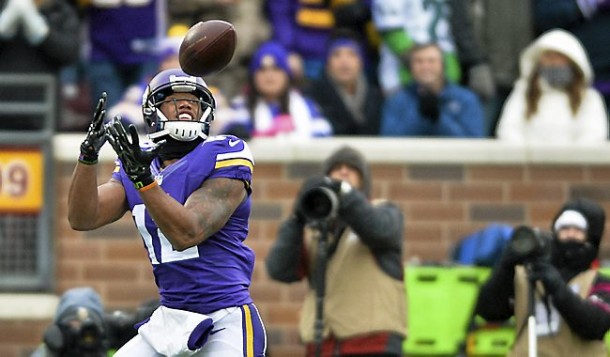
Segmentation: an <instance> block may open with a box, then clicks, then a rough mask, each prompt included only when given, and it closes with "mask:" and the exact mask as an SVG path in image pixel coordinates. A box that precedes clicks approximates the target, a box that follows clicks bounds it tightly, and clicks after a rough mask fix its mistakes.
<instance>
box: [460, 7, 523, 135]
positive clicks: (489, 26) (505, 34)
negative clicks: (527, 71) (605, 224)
mask: <svg viewBox="0 0 610 357" xmlns="http://www.w3.org/2000/svg"><path fill="white" fill-rule="evenodd" d="M470 3H471V12H472V19H473V27H474V31H475V35H476V37H477V39H478V42H479V43H480V44H481V46H482V47H483V52H484V53H486V54H487V56H488V58H489V65H490V66H491V69H492V71H491V72H492V75H493V78H494V83H495V85H496V91H495V96H494V97H492V98H490V100H489V101H488V105H487V106H486V107H485V108H484V109H485V110H486V113H485V118H486V119H487V123H486V127H485V134H486V136H492V137H493V136H495V135H496V126H497V123H498V118H499V117H500V113H501V111H502V106H503V105H504V102H505V101H506V98H507V97H508V95H509V94H510V92H511V91H512V89H513V85H514V84H515V81H516V80H517V78H519V55H520V54H521V51H523V49H525V47H527V46H528V45H529V44H530V43H531V42H532V40H533V39H534V26H533V23H532V22H533V20H532V9H531V8H532V4H531V0H511V1H497V0H472V1H471V2H470Z"/></svg>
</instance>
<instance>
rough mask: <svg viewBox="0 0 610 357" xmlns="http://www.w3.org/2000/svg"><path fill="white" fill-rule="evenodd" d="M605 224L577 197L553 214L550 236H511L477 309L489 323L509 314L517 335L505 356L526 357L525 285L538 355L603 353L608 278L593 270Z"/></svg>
mask: <svg viewBox="0 0 610 357" xmlns="http://www.w3.org/2000/svg"><path fill="white" fill-rule="evenodd" d="M604 225H605V213H604V210H603V208H602V207H601V206H600V205H598V204H597V203H595V202H593V201H590V200H588V199H583V198H579V199H576V200H573V201H570V202H567V203H566V204H565V205H564V206H563V207H562V208H561V210H560V211H559V212H558V214H557V216H556V217H555V219H554V220H553V223H552V226H551V230H552V235H549V236H548V237H546V236H545V234H544V233H541V232H539V231H536V230H531V229H530V232H531V233H532V234H530V235H529V236H526V234H519V235H517V234H513V237H512V238H511V241H510V242H509V244H508V245H507V247H506V248H505V250H504V252H503V255H502V258H501V260H500V262H499V264H498V265H497V266H496V267H495V268H494V271H493V273H492V275H491V277H490V279H489V280H488V281H487V282H486V283H485V284H484V285H483V286H482V288H481V291H480V293H479V298H478V301H477V306H476V313H477V314H478V315H480V316H481V317H483V318H484V319H486V320H488V321H502V320H506V319H508V318H510V317H511V316H513V315H514V316H515V322H516V332H517V336H516V339H515V343H514V345H513V348H512V351H511V352H510V353H509V355H510V356H526V355H527V352H528V346H529V345H528V342H529V341H528V335H529V333H530V332H531V331H529V330H528V326H527V319H528V316H529V315H530V311H528V303H529V302H530V301H529V299H530V297H529V292H530V287H531V286H532V287H533V286H535V291H534V296H535V300H534V305H533V311H532V312H531V315H532V316H534V317H535V321H536V331H535V336H536V339H537V341H536V344H537V353H538V356H553V357H556V356H566V357H567V356H570V357H571V356H587V357H592V356H607V349H606V346H605V344H604V335H605V334H606V332H607V331H608V329H610V280H609V279H608V278H607V277H604V276H602V275H600V274H599V273H598V272H597V271H596V270H594V269H592V268H591V267H592V265H595V264H596V263H597V255H598V251H599V244H600V241H601V239H602V235H603V232H604ZM517 231H519V232H521V233H524V232H526V231H527V229H523V228H522V229H519V230H515V232H517ZM528 278H529V281H531V282H532V283H531V284H530V283H529V281H528ZM534 284H535V285H534Z"/></svg>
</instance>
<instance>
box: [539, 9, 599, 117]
mask: <svg viewBox="0 0 610 357" xmlns="http://www.w3.org/2000/svg"><path fill="white" fill-rule="evenodd" d="M532 3H533V11H534V24H535V25H536V30H537V31H538V33H539V34H540V33H543V32H546V31H548V30H550V29H553V28H557V27H559V28H562V29H564V30H567V31H569V32H571V33H572V34H574V36H576V38H578V40H579V41H580V42H581V43H582V45H583V47H584V48H585V51H586V52H587V54H588V56H589V59H590V61H591V66H592V67H593V73H595V81H594V82H593V85H594V87H595V89H597V90H598V91H599V92H600V93H601V94H602V96H603V97H604V100H605V102H606V103H605V104H606V109H608V108H610V36H608V33H610V0H533V1H532Z"/></svg>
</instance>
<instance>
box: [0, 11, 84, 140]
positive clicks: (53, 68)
mask: <svg viewBox="0 0 610 357" xmlns="http://www.w3.org/2000/svg"><path fill="white" fill-rule="evenodd" d="M0 9H1V10H0V11H1V12H0V73H2V74H11V75H19V74H46V75H51V76H52V77H53V78H55V79H56V80H58V77H59V72H60V70H61V68H62V67H63V66H66V65H69V64H71V63H73V62H74V61H76V60H77V59H78V55H79V48H80V46H79V26H80V21H79V19H78V15H77V14H76V12H75V11H74V9H73V8H72V6H70V4H69V3H68V2H67V1H66V0H38V1H35V0H0ZM0 82H2V85H1V88H0V101H3V102H5V101H19V102H42V101H44V100H45V98H44V93H46V92H45V90H40V88H39V87H38V88H34V87H32V86H24V85H23V84H24V83H25V82H23V83H20V85H19V86H10V87H9V86H5V84H6V82H5V81H0ZM55 89H56V90H57V91H59V84H57V85H56V88H55ZM56 93H57V92H56ZM57 97H59V95H57ZM54 104H55V107H56V108H57V110H56V111H55V113H54V114H55V116H59V113H60V111H59V105H58V101H56V102H54ZM42 117H43V116H42V115H40V114H33V115H28V114H10V115H8V114H2V115H1V116H0V123H2V124H0V128H1V129H5V130H6V129H14V130H30V129H38V130H40V129H42V128H43V127H44V126H43V124H44V122H43V119H42ZM54 126H55V123H53V127H54Z"/></svg>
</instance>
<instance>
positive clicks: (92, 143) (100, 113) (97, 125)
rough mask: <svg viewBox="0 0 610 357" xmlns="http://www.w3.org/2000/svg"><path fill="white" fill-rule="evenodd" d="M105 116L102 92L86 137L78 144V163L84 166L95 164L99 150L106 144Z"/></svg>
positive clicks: (104, 99)
mask: <svg viewBox="0 0 610 357" xmlns="http://www.w3.org/2000/svg"><path fill="white" fill-rule="evenodd" d="M105 116H106V92H103V93H102V95H101V96H100V99H99V100H98V102H97V105H96V107H95V112H94V113H93V119H92V120H91V124H89V129H88V130H87V137H86V138H85V140H84V141H83V142H82V143H81V144H80V156H79V157H78V161H79V162H81V163H83V164H85V165H94V164H97V159H98V156H99V152H100V149H101V148H102V146H103V145H104V143H105V142H106V135H105V130H104V126H103V124H104V117H105Z"/></svg>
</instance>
